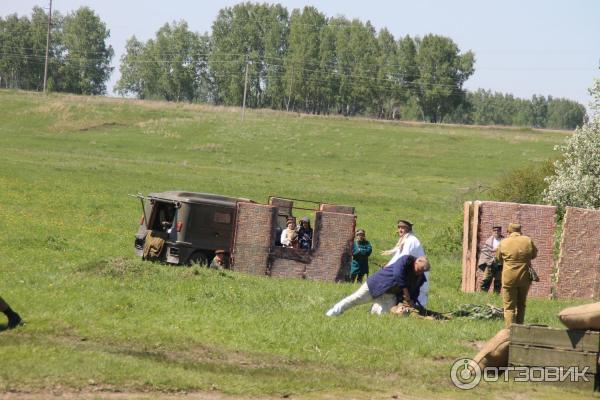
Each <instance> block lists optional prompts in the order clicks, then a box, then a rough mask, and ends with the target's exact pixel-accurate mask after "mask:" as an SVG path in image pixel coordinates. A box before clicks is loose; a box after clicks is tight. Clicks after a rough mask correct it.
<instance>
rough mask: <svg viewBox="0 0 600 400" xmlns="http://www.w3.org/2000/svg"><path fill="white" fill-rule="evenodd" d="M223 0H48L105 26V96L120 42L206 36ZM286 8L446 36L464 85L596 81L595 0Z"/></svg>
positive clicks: (348, 0) (537, 86)
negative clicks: (465, 68)
mask: <svg viewBox="0 0 600 400" xmlns="http://www.w3.org/2000/svg"><path fill="white" fill-rule="evenodd" d="M239 2H240V1H226V0H210V1H202V0H169V1H158V0H53V2H52V8H53V9H54V10H58V11H60V12H61V13H62V14H67V13H69V12H71V11H75V10H76V9H77V8H79V7H81V6H88V7H90V8H91V9H93V10H94V11H95V12H96V14H98V15H99V16H100V18H101V19H102V21H104V22H105V23H106V25H107V28H108V29H109V30H110V38H109V40H108V41H109V44H110V45H112V47H113V48H114V50H115V57H114V58H113V62H112V63H113V66H114V67H115V69H114V71H113V74H112V76H111V79H110V82H109V83H108V90H109V95H113V93H112V88H113V86H114V84H115V83H116V82H117V81H118V79H119V76H120V74H119V60H120V58H121V56H122V54H123V52H124V47H125V42H126V41H127V39H128V38H130V37H131V36H133V35H135V36H136V37H137V38H138V39H139V40H144V41H145V40H148V39H150V38H153V37H154V36H155V33H156V31H157V30H158V29H159V28H160V27H161V26H162V25H164V24H165V23H167V22H173V21H179V20H185V21H187V22H188V25H189V28H190V30H192V31H196V32H199V33H205V32H209V33H210V31H211V25H212V22H213V21H214V19H215V17H216V15H217V13H218V12H219V10H220V9H221V8H224V7H231V6H233V5H235V4H237V3H239ZM277 3H279V4H282V5H283V6H285V7H286V8H287V9H288V11H290V12H291V11H292V10H293V9H294V8H303V7H304V6H307V5H310V6H314V7H316V8H317V9H318V10H319V11H321V12H323V13H324V14H325V15H326V16H328V17H332V16H340V15H343V16H345V17H347V18H350V19H353V18H358V19H360V20H362V21H363V22H365V21H367V20H369V21H370V22H371V23H372V24H373V26H375V28H376V29H377V30H379V29H381V28H384V27H385V28H387V29H388V30H389V31H390V32H391V33H392V34H393V35H394V37H395V38H396V39H398V38H400V37H402V36H405V35H410V36H413V37H414V36H424V35H426V34H428V33H434V34H438V35H443V36H447V37H449V38H451V39H452V40H453V41H454V42H455V43H456V44H457V45H458V47H459V48H460V49H461V51H468V50H472V51H473V52H474V53H475V58H476V63H475V73H474V74H473V75H472V76H471V78H470V79H469V80H468V81H467V82H466V84H465V87H466V88H467V89H469V90H476V89H478V88H483V89H488V90H492V91H498V92H503V93H511V94H513V95H515V96H517V97H523V98H531V96H532V95H534V94H538V95H544V96H548V95H551V96H552V97H555V98H556V97H563V98H567V99H571V100H575V101H578V102H580V103H581V104H583V105H584V106H586V107H587V106H588V103H589V101H590V97H589V94H588V88H589V87H590V86H591V85H592V83H593V80H594V79H596V78H600V1H596V0H546V1H541V0H530V1H529V0H410V1H406V0H396V1H393V0H368V1H365V0H345V1H343V0H330V1H325V0H312V1H311V0H305V1H300V0H285V1H279V2H277ZM36 5H37V6H40V7H44V8H47V7H48V0H0V16H6V15H8V14H13V13H17V14H18V15H27V16H29V15H31V9H32V8H33V7H34V6H36Z"/></svg>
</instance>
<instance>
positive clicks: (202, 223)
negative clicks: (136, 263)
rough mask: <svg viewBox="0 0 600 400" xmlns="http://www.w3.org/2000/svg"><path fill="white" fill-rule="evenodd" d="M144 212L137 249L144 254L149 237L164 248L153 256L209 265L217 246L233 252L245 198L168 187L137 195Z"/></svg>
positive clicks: (174, 261)
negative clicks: (238, 221)
mask: <svg viewBox="0 0 600 400" xmlns="http://www.w3.org/2000/svg"><path fill="white" fill-rule="evenodd" d="M137 197H139V198H140V199H141V201H142V207H143V215H142V218H141V221H140V225H139V228H138V231H137V233H136V235H135V242H134V246H135V253H136V255H137V256H139V257H144V253H145V247H146V248H147V243H146V242H147V240H149V239H148V238H149V237H159V238H160V240H161V248H160V250H158V251H157V252H156V253H155V254H154V257H153V259H157V260H159V261H163V262H167V263H169V264H175V265H181V264H183V265H189V264H192V263H198V264H202V265H208V263H209V262H210V260H212V258H213V257H214V254H215V250H218V249H223V250H225V254H226V256H229V255H230V252H231V245H232V240H233V234H234V227H235V222H236V210H237V204H238V203H239V202H251V203H253V201H252V200H249V199H245V198H235V197H227V196H221V195H216V194H211V193H198V192H184V191H168V192H161V193H150V194H149V195H148V196H142V195H138V196H137Z"/></svg>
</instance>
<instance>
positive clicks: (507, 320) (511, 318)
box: [504, 309, 516, 328]
mask: <svg viewBox="0 0 600 400" xmlns="http://www.w3.org/2000/svg"><path fill="white" fill-rule="evenodd" d="M515 317H516V316H515V312H514V311H513V310H506V309H505V310H504V327H505V328H510V325H511V324H513V323H514V322H515V321H516V318H515Z"/></svg>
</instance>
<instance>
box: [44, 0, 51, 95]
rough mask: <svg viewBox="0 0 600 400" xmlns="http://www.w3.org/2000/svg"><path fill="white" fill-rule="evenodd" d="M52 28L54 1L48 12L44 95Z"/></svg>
mask: <svg viewBox="0 0 600 400" xmlns="http://www.w3.org/2000/svg"><path fill="white" fill-rule="evenodd" d="M51 26H52V0H50V8H49V10H48V33H47V35H46V62H44V93H46V82H47V80H48V49H49V48H50V30H51Z"/></svg>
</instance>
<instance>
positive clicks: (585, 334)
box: [510, 324, 600, 353]
mask: <svg viewBox="0 0 600 400" xmlns="http://www.w3.org/2000/svg"><path fill="white" fill-rule="evenodd" d="M510 343H511V344H519V345H530V346H536V347H548V348H554V349H562V350H570V351H588V352H595V353H598V352H600V332H596V331H579V330H574V329H556V328H548V327H546V326H538V325H516V324H513V325H511V327H510Z"/></svg>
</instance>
